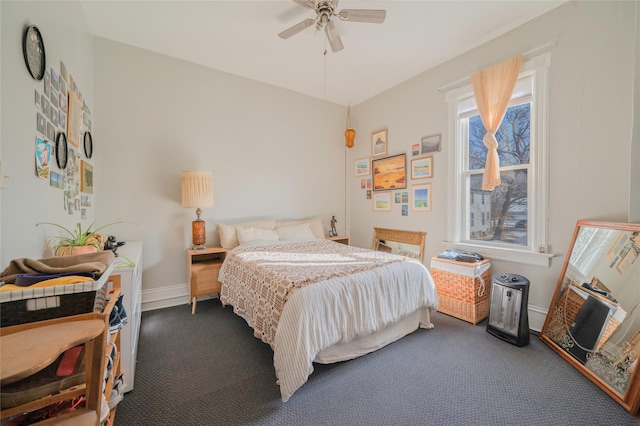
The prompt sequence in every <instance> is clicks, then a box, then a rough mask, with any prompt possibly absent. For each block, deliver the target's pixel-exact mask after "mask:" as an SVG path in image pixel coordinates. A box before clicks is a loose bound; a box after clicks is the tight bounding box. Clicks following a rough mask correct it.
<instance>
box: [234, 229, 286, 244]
mask: <svg viewBox="0 0 640 426" xmlns="http://www.w3.org/2000/svg"><path fill="white" fill-rule="evenodd" d="M236 233H237V235H238V242H240V244H244V243H248V242H249V241H256V240H272V241H278V233H277V232H276V231H274V230H273V229H264V228H243V227H242V226H236Z"/></svg>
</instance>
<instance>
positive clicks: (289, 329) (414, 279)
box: [219, 240, 437, 402]
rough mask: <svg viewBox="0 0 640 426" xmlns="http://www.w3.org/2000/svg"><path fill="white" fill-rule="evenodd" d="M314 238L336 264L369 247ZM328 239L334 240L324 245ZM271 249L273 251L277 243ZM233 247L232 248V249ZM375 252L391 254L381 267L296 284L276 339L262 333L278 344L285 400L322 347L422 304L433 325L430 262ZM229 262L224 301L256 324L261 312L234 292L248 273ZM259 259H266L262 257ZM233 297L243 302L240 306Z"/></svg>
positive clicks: (425, 321)
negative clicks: (236, 271) (237, 271)
mask: <svg viewBox="0 0 640 426" xmlns="http://www.w3.org/2000/svg"><path fill="white" fill-rule="evenodd" d="M298 243H299V242H298ZM264 244H266V243H264ZM264 244H257V243H254V244H253V245H254V246H255V247H254V249H255V251H254V252H253V253H260V247H265V245H264ZM274 244H275V245H279V246H281V247H282V249H283V251H282V253H286V252H287V251H288V250H287V246H288V244H286V243H282V242H280V243H270V244H269V246H272V245H274ZM293 244H296V243H295V242H294V243H293ZM314 244H315V245H320V246H321V247H322V250H321V251H322V253H321V254H320V255H319V256H320V258H321V260H319V262H325V263H326V262H330V264H332V265H335V266H332V267H335V268H338V267H339V265H340V264H347V263H351V262H349V260H348V259H349V256H350V255H349V254H348V253H349V252H352V251H353V252H354V254H353V257H352V259H357V260H358V261H360V260H361V258H362V256H363V252H369V251H368V250H364V249H358V248H355V247H348V246H344V245H341V244H338V243H334V242H330V241H323V240H318V241H317V242H315V243H314ZM326 244H328V245H329V246H325V245H326ZM341 246H342V247H341ZM246 247H247V245H242V246H240V247H239V249H242V250H245V252H246ZM327 247H332V248H334V249H335V252H336V255H335V256H327V255H326V250H327ZM345 247H348V248H345ZM234 250H235V249H234ZM269 250H270V251H271V252H272V251H273V248H270V249H269ZM291 251H293V250H291ZM232 253H233V251H232V252H230V254H232ZM371 253H372V256H375V257H376V258H377V257H379V256H384V257H386V256H389V257H390V258H387V259H386V260H387V263H385V264H384V265H382V266H379V267H375V268H370V269H367V270H363V271H360V272H356V273H353V274H350V275H346V276H336V277H334V278H330V279H326V280H320V281H317V282H313V283H312V284H305V285H304V286H300V287H292V288H291V289H290V290H289V292H288V294H287V295H286V297H285V301H286V303H284V306H283V307H282V310H281V315H280V316H279V318H277V326H276V327H275V336H274V337H273V338H272V339H269V338H267V337H268V336H257V337H259V338H262V340H264V341H266V342H267V343H269V344H270V345H271V347H272V348H273V351H274V357H273V362H274V367H275V372H276V377H277V378H278V383H279V385H280V393H281V397H282V401H284V402H286V401H287V400H288V399H289V398H290V397H291V395H293V393H294V392H295V391H296V390H297V389H299V388H300V386H302V385H303V384H304V383H305V382H306V381H307V379H308V377H309V375H310V374H311V373H312V372H313V361H314V359H315V358H316V355H317V354H318V353H319V352H320V351H322V350H323V349H326V348H328V347H330V346H333V345H335V344H339V343H347V342H350V341H352V340H353V339H355V338H357V337H361V336H367V335H369V334H371V333H374V332H376V331H379V330H381V329H383V328H385V327H387V326H388V325H390V324H392V323H394V322H396V321H398V320H400V319H402V318H404V317H406V316H407V315H409V314H411V313H413V312H415V311H418V310H421V311H422V312H423V314H421V320H420V326H421V327H423V328H431V327H433V326H432V324H431V322H430V319H429V318H430V317H429V310H430V309H433V310H435V309H437V294H436V289H435V284H434V282H433V279H432V278H431V275H430V274H429V272H428V270H427V269H426V268H425V266H424V265H423V264H422V263H420V262H418V261H416V260H413V259H409V258H404V257H402V259H401V260H402V261H397V260H398V259H391V257H395V258H398V256H396V255H391V254H387V253H380V252H371ZM305 256H306V254H305ZM227 259H229V257H227ZM252 259H253V261H254V262H255V259H256V257H255V255H253V254H252ZM282 261H284V260H282ZM291 261H292V262H294V261H297V262H298V263H301V262H300V258H299V256H298V255H296V254H293V255H292V260H291ZM331 262H332V263H331ZM226 263H227V262H226V261H225V264H223V266H222V268H221V270H220V277H219V278H220V282H221V283H222V293H221V300H222V303H224V304H231V305H233V306H234V312H236V313H237V314H239V315H240V316H242V317H243V318H244V319H245V320H246V321H247V323H248V324H249V325H250V326H251V327H253V328H254V329H256V326H255V324H254V320H255V318H256V316H255V315H253V314H252V312H251V310H252V308H253V306H247V303H246V300H244V301H240V302H239V301H238V299H235V298H234V297H233V294H234V292H237V291H239V290H238V288H240V287H243V286H244V283H243V282H242V281H243V279H244V278H243V277H242V276H234V275H238V274H230V273H228V271H227V272H226V271H225V270H226V269H227V268H225V266H226ZM264 263H265V264H266V263H268V262H266V261H265V262H264ZM258 264H260V265H262V263H261V262H259V261H258ZM229 269H232V268H229ZM303 269H304V268H303ZM264 273H265V274H266V276H268V275H269V274H273V271H269V270H268V268H267V267H266V266H265V271H264ZM240 275H242V274H240ZM338 275H340V274H338ZM245 278H246V277H245ZM281 278H283V279H285V280H286V279H287V278H286V277H281ZM295 279H299V277H298V276H296V277H293V280H294V281H295ZM234 302H235V303H236V304H244V306H242V307H241V309H238V306H236V304H234ZM260 309H262V308H260Z"/></svg>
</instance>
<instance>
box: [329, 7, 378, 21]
mask: <svg viewBox="0 0 640 426" xmlns="http://www.w3.org/2000/svg"><path fill="white" fill-rule="evenodd" d="M338 17H339V18H340V19H342V20H343V21H352V22H368V23H371V24H382V23H383V22H384V18H386V17H387V11H386V10H374V9H342V10H341V11H340V12H339V13H338Z"/></svg>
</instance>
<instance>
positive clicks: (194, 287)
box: [187, 247, 227, 314]
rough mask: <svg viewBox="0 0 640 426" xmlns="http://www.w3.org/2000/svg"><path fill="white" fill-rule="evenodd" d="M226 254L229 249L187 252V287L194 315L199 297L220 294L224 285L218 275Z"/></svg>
mask: <svg viewBox="0 0 640 426" xmlns="http://www.w3.org/2000/svg"><path fill="white" fill-rule="evenodd" d="M226 254H227V249H225V248H222V247H207V248H205V249H203V250H193V249H188V250H187V285H188V286H189V302H190V303H191V313H192V314H195V313H196V302H197V301H198V296H205V295H208V294H213V293H218V294H220V289H221V287H222V285H221V284H220V282H219V281H218V273H219V272H220V267H221V266H222V262H223V261H224V257H225V256H226Z"/></svg>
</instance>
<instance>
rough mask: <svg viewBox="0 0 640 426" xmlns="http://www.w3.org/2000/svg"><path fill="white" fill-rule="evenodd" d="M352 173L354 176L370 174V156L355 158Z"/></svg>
mask: <svg viewBox="0 0 640 426" xmlns="http://www.w3.org/2000/svg"><path fill="white" fill-rule="evenodd" d="M353 173H354V174H353V175H354V176H369V175H370V174H371V157H366V158H360V159H358V160H356V161H355V163H354V171H353Z"/></svg>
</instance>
